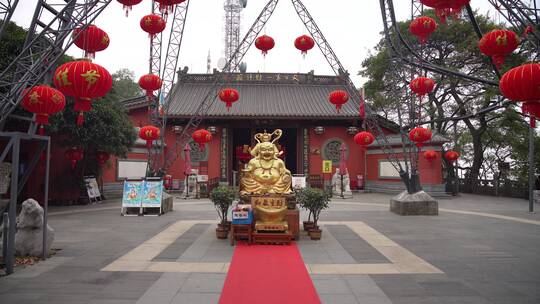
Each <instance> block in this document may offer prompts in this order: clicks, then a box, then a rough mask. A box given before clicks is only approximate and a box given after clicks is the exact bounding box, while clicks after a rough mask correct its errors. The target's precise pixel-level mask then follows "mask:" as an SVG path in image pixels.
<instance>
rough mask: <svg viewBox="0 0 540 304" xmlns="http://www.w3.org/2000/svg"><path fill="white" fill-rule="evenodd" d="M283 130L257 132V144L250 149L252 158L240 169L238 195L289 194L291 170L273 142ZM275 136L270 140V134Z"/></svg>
mask: <svg viewBox="0 0 540 304" xmlns="http://www.w3.org/2000/svg"><path fill="white" fill-rule="evenodd" d="M282 134H283V132H282V131H281V130H280V129H277V130H275V131H274V132H273V133H272V134H268V133H266V132H264V133H257V134H256V135H255V140H257V142H258V143H257V145H255V147H254V148H253V149H252V150H251V155H252V156H253V158H252V159H251V160H250V161H249V163H248V164H247V165H246V167H245V168H244V169H242V178H241V180H240V195H246V194H255V195H263V194H290V193H291V192H292V191H291V180H292V178H291V171H289V170H287V168H286V167H285V163H284V162H283V160H281V159H280V158H279V157H278V156H279V150H278V148H277V146H276V144H275V142H276V141H277V140H278V139H279V138H280V137H281V135H282ZM274 135H276V137H275V138H274V139H273V140H272V136H274Z"/></svg>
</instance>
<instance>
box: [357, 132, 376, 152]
mask: <svg viewBox="0 0 540 304" xmlns="http://www.w3.org/2000/svg"><path fill="white" fill-rule="evenodd" d="M374 141H375V136H373V134H371V132H368V131H362V132H358V133H356V135H355V136H354V142H355V143H356V144H357V145H360V146H361V147H362V148H365V147H367V146H369V145H371V144H372V143H373V142H374Z"/></svg>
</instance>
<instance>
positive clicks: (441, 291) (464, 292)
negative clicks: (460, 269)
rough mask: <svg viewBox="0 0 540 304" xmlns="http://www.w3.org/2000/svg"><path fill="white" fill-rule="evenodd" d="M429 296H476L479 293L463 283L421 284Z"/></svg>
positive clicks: (433, 282)
mask: <svg viewBox="0 0 540 304" xmlns="http://www.w3.org/2000/svg"><path fill="white" fill-rule="evenodd" d="M418 284H419V285H420V286H422V287H423V288H424V289H425V290H426V291H427V293H428V294H430V295H433V296H457V295H459V296H476V295H479V293H478V292H477V291H476V290H475V289H474V288H471V287H469V286H467V285H465V284H463V283H461V282H444V281H439V282H436V281H432V282H419V283H418Z"/></svg>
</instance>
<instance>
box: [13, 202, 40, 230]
mask: <svg viewBox="0 0 540 304" xmlns="http://www.w3.org/2000/svg"><path fill="white" fill-rule="evenodd" d="M42 226H43V208H41V206H40V205H39V204H38V202H36V201H35V200H34V199H31V198H29V199H27V200H26V201H24V202H23V203H22V209H21V213H20V214H19V216H18V217H17V228H18V229H21V228H41V227H42Z"/></svg>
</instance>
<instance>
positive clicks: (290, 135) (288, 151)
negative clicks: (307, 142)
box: [254, 128, 299, 174]
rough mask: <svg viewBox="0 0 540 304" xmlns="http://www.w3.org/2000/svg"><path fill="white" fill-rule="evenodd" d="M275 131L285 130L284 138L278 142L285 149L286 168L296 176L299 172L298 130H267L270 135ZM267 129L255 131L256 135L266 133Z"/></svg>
mask: <svg viewBox="0 0 540 304" xmlns="http://www.w3.org/2000/svg"><path fill="white" fill-rule="evenodd" d="M274 129H281V130H283V136H281V138H280V139H279V140H278V141H277V144H278V145H280V146H281V147H284V154H285V157H282V159H283V160H284V161H285V166H287V169H289V170H290V171H291V174H296V173H299V172H298V164H297V154H298V153H297V139H298V138H297V137H298V136H297V132H298V131H297V129H296V128H267V129H266V131H267V132H268V133H270V132H273V131H274ZM264 130H265V129H259V128H257V129H255V130H254V134H255V133H259V132H264Z"/></svg>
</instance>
